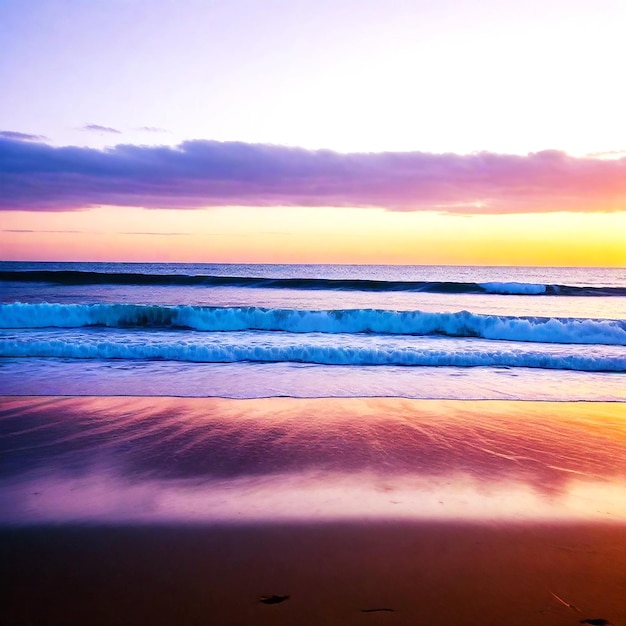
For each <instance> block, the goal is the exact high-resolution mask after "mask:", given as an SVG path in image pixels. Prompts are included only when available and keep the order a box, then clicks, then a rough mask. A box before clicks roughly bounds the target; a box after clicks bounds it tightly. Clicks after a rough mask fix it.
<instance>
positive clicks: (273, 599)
mask: <svg viewBox="0 0 626 626" xmlns="http://www.w3.org/2000/svg"><path fill="white" fill-rule="evenodd" d="M285 600H289V596H261V597H260V598H259V602H262V603H263V604H278V603H279V602H284V601H285Z"/></svg>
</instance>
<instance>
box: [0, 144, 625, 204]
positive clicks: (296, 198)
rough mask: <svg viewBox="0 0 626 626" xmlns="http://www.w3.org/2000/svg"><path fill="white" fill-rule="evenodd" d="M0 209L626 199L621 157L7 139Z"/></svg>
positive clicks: (0, 147) (1, 158) (1, 151)
mask: <svg viewBox="0 0 626 626" xmlns="http://www.w3.org/2000/svg"><path fill="white" fill-rule="evenodd" d="M0 186H1V187H2V190H3V192H2V194H1V197H0V209H3V210H31V211H68V210H76V209H82V208H87V207H92V206H98V205H118V206H140V207H146V208H199V207H210V206H237V205H246V206H276V205H282V206H346V207H347V206H360V207H382V208H385V209H388V210H397V211H414V210H436V211H441V212H449V213H465V214H480V213H515V212H547V211H561V210H573V211H613V210H624V209H626V158H625V159H614V160H599V159H591V158H575V157H571V156H568V155H566V154H565V153H562V152H558V151H554V150H550V151H544V152H536V153H531V154H529V155H527V156H518V155H506V154H504V155H503V154H494V153H489V152H481V153H476V154H469V155H458V154H430V153H424V152H406V153H393V152H383V153H354V154H341V153H337V152H331V151H329V150H316V151H312V150H304V149H301V148H292V147H284V146H274V145H263V144H246V143H239V142H226V143H221V142H217V141H199V140H198V141H186V142H184V143H182V144H180V145H178V146H175V147H170V146H133V145H118V146H115V147H112V148H106V149H103V150H96V149H93V148H85V147H75V146H67V147H54V146H50V145H47V144H44V143H30V142H25V141H16V140H14V139H11V138H0Z"/></svg>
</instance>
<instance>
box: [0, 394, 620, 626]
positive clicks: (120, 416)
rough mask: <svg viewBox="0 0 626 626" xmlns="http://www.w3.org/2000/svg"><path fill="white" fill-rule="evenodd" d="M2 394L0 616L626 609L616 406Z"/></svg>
mask: <svg viewBox="0 0 626 626" xmlns="http://www.w3.org/2000/svg"><path fill="white" fill-rule="evenodd" d="M1 406H2V412H1V416H2V420H1V422H0V423H1V424H2V459H3V464H2V468H3V471H2V481H1V484H0V498H1V502H2V506H1V507H0V508H1V511H2V513H1V514H0V515H1V517H2V519H1V520H0V521H1V529H0V532H1V534H2V541H1V542H0V544H1V546H2V548H1V550H2V558H1V559H0V563H1V565H0V567H1V568H2V570H3V572H2V573H3V579H4V580H5V581H8V585H5V588H4V592H3V593H4V594H5V598H4V600H3V602H2V609H1V611H2V615H1V616H0V622H1V623H7V624H22V623H23V624H29V623H34V624H85V623H90V624H111V623H124V624H173V623H176V624H182V623H185V624H233V625H235V624H252V623H253V624H294V623H299V624H369V623H376V624H379V623H389V624H416V623H428V624H493V625H496V624H520V625H521V624H531V623H537V624H549V625H550V624H555V625H557V624H576V623H579V622H580V620H583V619H600V618H602V619H606V620H608V621H610V622H611V623H613V624H616V625H619V624H621V623H624V622H626V606H625V605H624V603H623V597H624V596H623V591H624V588H625V585H626V497H625V494H626V470H625V468H624V464H623V458H624V452H626V414H625V409H624V405H623V404H622V403H589V402H587V403H580V402H579V403H571V402H560V403H554V402H550V403H547V402H503V401H479V402H476V401H435V400H405V399H397V398H396V399H309V400H305V399H292V398H272V399H265V400H260V399H255V400H227V399H220V398H163V397H161V398H155V397H152V398H146V397H143V398H140V397H136V398H132V397H123V398H119V397H118V398H111V397H85V398H76V397H65V398H64V397H42V396H39V397H4V398H3V399H2V403H1ZM273 596H277V598H278V599H279V600H280V599H282V601H276V602H274V603H269V604H266V603H264V602H262V601H261V600H262V598H270V599H271V598H272V597H273ZM286 596H288V598H286ZM283 598H284V599H283ZM566 605H571V606H566ZM382 609H385V610H382Z"/></svg>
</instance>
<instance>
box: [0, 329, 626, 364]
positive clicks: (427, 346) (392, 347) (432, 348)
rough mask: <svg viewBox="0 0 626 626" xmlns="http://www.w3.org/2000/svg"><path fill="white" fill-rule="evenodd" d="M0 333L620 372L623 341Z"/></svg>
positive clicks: (255, 352) (211, 359) (13, 348)
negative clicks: (604, 344)
mask: <svg viewBox="0 0 626 626" xmlns="http://www.w3.org/2000/svg"><path fill="white" fill-rule="evenodd" d="M56 332H57V333H59V334H56V335H55V334H50V333H46V332H44V331H32V332H31V333H30V336H29V337H28V338H27V340H25V339H24V338H23V337H22V338H18V337H15V336H13V337H11V336H5V337H0V356H2V357H9V358H60V359H98V360H102V359H124V360H163V361H174V362H177V361H178V362H193V363H238V362H256V363H279V362H286V363H308V364H324V365H352V366H381V365H387V366H389V365H392V366H412V367H415V366H425V367H512V368H515V367H524V368H541V369H553V370H557V369H558V370H577V371H587V372H625V371H626V353H625V351H624V350H623V348H621V347H610V348H606V347H603V348H600V347H596V346H555V345H553V344H552V345H549V344H524V345H520V346H511V344H509V343H506V342H489V341H481V340H471V339H445V338H438V339H437V338H413V340H412V341H408V342H407V339H406V338H393V337H392V338H389V337H383V336H364V335H361V336H358V337H355V336H354V335H336V336H333V337H330V336H328V335H324V334H317V335H316V334H311V335H306V336H304V337H297V338H296V337H294V336H293V335H287V336H285V335H277V334H276V333H212V334H209V335H204V336H203V335H201V334H199V333H195V334H193V333H182V334H181V333H176V332H171V331H156V332H154V333H142V335H143V336H139V335H137V333H134V334H133V333H132V332H129V331H126V333H124V332H122V334H121V335H118V334H117V333H116V334H113V335H108V334H107V333H103V332H95V331H93V330H92V331H79V332H78V333H73V334H72V336H68V335H67V334H66V331H63V332H62V333H61V332H60V331H56Z"/></svg>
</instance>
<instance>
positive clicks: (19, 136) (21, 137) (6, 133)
mask: <svg viewBox="0 0 626 626" xmlns="http://www.w3.org/2000/svg"><path fill="white" fill-rule="evenodd" d="M0 137H2V138H3V139H15V140H16V141H45V140H46V139H47V137H44V136H43V135H31V134H29V133H18V132H17V131H14V130H0Z"/></svg>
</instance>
